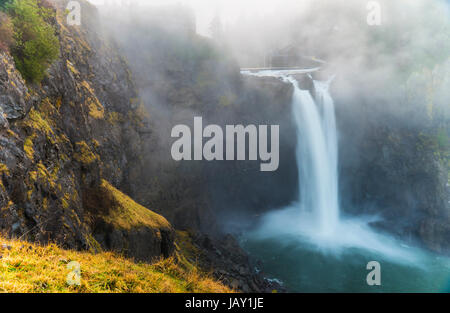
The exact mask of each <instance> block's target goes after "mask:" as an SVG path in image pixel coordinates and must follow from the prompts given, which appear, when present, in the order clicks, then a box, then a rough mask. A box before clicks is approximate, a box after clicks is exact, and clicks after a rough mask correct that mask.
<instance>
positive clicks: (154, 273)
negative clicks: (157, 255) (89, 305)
mask: <svg viewBox="0 0 450 313" xmlns="http://www.w3.org/2000/svg"><path fill="white" fill-rule="evenodd" d="M0 244H1V245H0V255H2V258H1V259H0V292H149V293H150V292H230V291H231V290H230V289H228V288H227V287H225V286H223V285H222V284H220V283H219V282H217V281H214V280H213V279H211V278H209V277H208V276H207V275H205V274H202V273H200V272H199V271H198V270H197V268H196V266H195V265H194V264H193V263H190V261H188V258H186V257H184V256H182V255H183V254H184V251H183V249H182V248H178V249H177V252H176V255H177V257H176V258H169V259H165V260H160V261H158V262H156V263H153V264H145V263H135V262H133V260H130V259H126V258H124V257H122V256H120V255H117V254H114V253H111V252H101V253H97V254H94V253H91V252H78V251H71V250H63V249H61V248H59V247H57V246H56V245H53V244H50V245H47V246H39V245H36V244H30V243H28V242H24V241H20V240H7V239H4V238H2V237H0ZM5 245H6V247H5ZM2 246H3V247H2ZM180 256H182V257H181V260H180V261H175V259H180ZM71 261H77V262H79V263H80V265H81V285H80V286H69V285H68V284H67V282H66V281H67V276H68V274H69V273H70V270H69V269H67V264H68V263H69V262H71Z"/></svg>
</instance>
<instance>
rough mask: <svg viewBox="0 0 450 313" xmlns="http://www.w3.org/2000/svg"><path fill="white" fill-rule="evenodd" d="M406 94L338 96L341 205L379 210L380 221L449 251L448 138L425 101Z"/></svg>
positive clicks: (385, 226)
mask: <svg viewBox="0 0 450 313" xmlns="http://www.w3.org/2000/svg"><path fill="white" fill-rule="evenodd" d="M402 99H403V98H402ZM402 99H393V100H391V101H390V102H389V103H386V102H383V101H381V100H380V99H377V98H376V97H375V99H367V97H366V96H361V95H359V96H358V95H355V96H354V97H353V98H352V99H351V100H348V98H347V99H346V98H339V97H337V104H336V107H337V111H338V112H337V114H338V119H337V121H338V123H339V131H340V156H339V158H340V164H341V169H340V178H341V189H342V190H341V194H342V195H343V198H342V208H343V210H345V211H347V212H350V213H368V214H376V215H379V216H380V217H381V218H382V221H380V222H377V223H375V225H374V226H376V227H379V228H382V229H383V230H387V231H389V232H391V233H394V234H396V235H398V236H400V237H402V238H403V239H406V240H410V241H412V242H417V241H418V242H419V243H421V244H423V245H424V246H426V247H428V248H429V249H431V250H434V251H436V252H440V253H450V241H449V240H450V202H449V200H450V187H449V182H448V177H449V176H448V173H449V172H448V171H449V168H448V147H450V145H448V142H447V143H445V142H444V141H445V138H448V137H445V136H444V140H442V142H441V143H440V144H439V143H438V140H437V137H436V133H437V130H436V127H435V126H434V123H433V121H429V118H428V117H427V113H426V112H424V111H423V108H424V107H425V101H419V102H418V103H417V105H414V103H413V102H411V101H410V102H405V100H403V101H402ZM442 118H443V119H445V118H444V117H442ZM447 123H448V122H447ZM446 127H448V126H446ZM355 130H358V131H355ZM447 130H448V128H447ZM447 140H448V139H447Z"/></svg>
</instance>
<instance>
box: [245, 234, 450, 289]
mask: <svg viewBox="0 0 450 313" xmlns="http://www.w3.org/2000/svg"><path fill="white" fill-rule="evenodd" d="M241 245H242V247H243V248H244V249H245V250H246V251H247V252H248V253H249V254H250V255H251V256H252V257H253V258H255V259H258V260H260V261H261V264H262V268H261V269H260V270H262V271H263V272H264V274H265V275H266V277H268V278H270V279H277V280H278V281H280V282H282V285H283V286H284V287H285V288H286V289H287V290H288V292H427V293H428V292H450V259H448V258H446V257H444V256H440V255H437V254H433V253H430V252H426V251H423V250H420V249H417V248H409V249H411V253H413V254H414V257H413V258H412V259H413V260H411V262H409V261H408V260H402V261H398V260H395V258H392V257H386V256H384V255H383V254H382V253H379V252H376V251H371V250H367V249H364V248H352V247H348V248H343V249H339V252H338V253H336V252H335V251H332V250H330V249H329V247H328V248H327V249H326V250H323V249H321V248H320V247H318V246H317V245H316V244H314V243H312V242H311V241H310V239H307V238H304V240H302V239H301V238H299V237H298V235H295V236H289V235H286V234H283V235H280V236H278V237H277V236H271V237H261V236H259V235H255V233H254V232H249V233H247V234H246V235H244V236H242V237H241ZM398 248H399V250H401V249H408V248H406V246H405V245H401V244H400V243H399V247H398ZM370 261H377V262H379V263H380V265H381V286H369V285H368V284H367V282H366V277H367V274H368V273H369V272H370V270H367V269H366V265H367V263H368V262H370Z"/></svg>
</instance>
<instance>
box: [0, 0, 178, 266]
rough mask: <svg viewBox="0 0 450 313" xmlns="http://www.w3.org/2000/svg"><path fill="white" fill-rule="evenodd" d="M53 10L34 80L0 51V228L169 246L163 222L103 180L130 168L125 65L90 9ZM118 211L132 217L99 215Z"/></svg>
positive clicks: (132, 105)
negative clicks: (50, 55)
mask: <svg viewBox="0 0 450 313" xmlns="http://www.w3.org/2000/svg"><path fill="white" fill-rule="evenodd" d="M60 5H62V4H60ZM83 5H84V6H85V7H84V9H86V10H85V11H84V12H88V13H90V14H94V13H95V11H94V10H93V9H92V8H90V6H89V5H88V4H83ZM62 9H63V8H62V7H61V8H59V10H58V12H57V18H56V20H55V21H54V23H55V27H56V29H57V33H58V36H59V38H60V42H61V47H60V57H59V59H58V61H57V62H56V63H55V64H53V65H52V67H51V68H50V69H49V70H48V76H47V78H46V79H45V80H44V81H43V82H42V83H41V85H40V86H31V85H28V86H27V85H26V84H25V82H24V81H23V79H22V78H21V75H20V73H19V72H18V71H17V70H16V69H15V66H14V62H13V60H12V58H11V57H10V56H9V55H7V54H5V53H1V54H0V145H1V150H0V208H1V211H0V230H1V231H2V232H4V233H6V234H7V235H9V236H13V237H23V238H27V239H30V240H33V241H38V242H49V241H55V242H57V243H59V244H61V245H62V246H64V247H68V248H77V249H80V248H95V247H98V243H97V242H96V240H95V239H94V236H93V235H95V237H96V238H97V239H99V238H102V240H100V243H101V244H102V245H103V246H104V247H105V248H113V249H116V250H120V251H124V252H125V253H128V254H129V255H131V256H136V257H137V258H141V259H150V258H153V257H157V256H160V255H169V254H170V253H171V251H172V250H173V230H172V227H171V226H170V224H169V223H168V222H167V221H166V220H165V219H164V218H162V217H161V216H159V215H157V214H154V215H142V214H141V213H140V212H141V211H142V208H140V207H137V206H136V205H134V203H132V202H131V201H132V200H131V199H129V198H126V196H125V195H122V194H118V193H119V191H118V190H116V189H115V188H114V187H112V186H111V187H110V188H105V187H104V184H106V183H107V184H108V186H109V184H111V185H115V186H117V187H120V185H121V183H123V182H124V181H127V177H128V175H129V172H130V167H131V165H132V166H133V167H134V168H138V167H139V153H140V150H139V149H140V135H139V133H140V132H145V131H147V129H148V121H146V120H145V114H143V111H142V107H141V106H140V101H139V99H138V96H137V92H136V90H135V88H134V85H133V83H132V81H131V77H130V72H129V70H128V67H127V66H126V63H125V61H124V59H123V58H122V57H121V56H120V55H119V54H118V52H117V50H116V49H115V47H114V45H113V43H112V42H111V41H109V40H108V39H107V38H105V37H102V36H101V35H100V28H99V26H98V25H95V23H94V22H93V21H95V19H94V18H90V16H89V14H86V15H84V16H83V17H84V20H83V24H82V26H81V27H69V26H67V25H66V24H65V16H64V13H63V12H64V11H63V10H62ZM102 182H103V185H102ZM105 182H106V183H105ZM102 186H103V187H102ZM116 198H120V199H122V200H121V201H122V202H120V201H119V200H114V199H116ZM105 199H109V200H108V201H109V202H105V201H106V200H105ZM124 199H125V200H124ZM118 201H119V202H118ZM111 203H119V204H120V205H119V204H117V205H111ZM127 214H128V215H139V216H140V218H141V220H142V222H141V223H140V224H139V225H130V224H129V223H128V225H126V227H120V228H119V227H115V226H117V225H114V224H112V223H109V222H108V221H109V220H110V218H109V217H110V216H115V215H120V216H122V217H123V218H124V219H126V218H127ZM141 215H142V216H141ZM99 225H102V226H99ZM105 236H106V237H108V239H105ZM136 236H139V237H140V239H139V240H134V239H132V238H136ZM145 247H147V249H143V250H147V252H146V253H144V254H142V253H141V252H140V251H141V250H142V248H145Z"/></svg>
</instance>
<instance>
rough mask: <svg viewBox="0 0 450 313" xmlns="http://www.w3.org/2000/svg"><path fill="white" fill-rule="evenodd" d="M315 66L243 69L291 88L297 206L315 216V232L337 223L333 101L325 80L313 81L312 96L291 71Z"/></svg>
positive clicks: (329, 231) (324, 231)
mask: <svg viewBox="0 0 450 313" xmlns="http://www.w3.org/2000/svg"><path fill="white" fill-rule="evenodd" d="M316 70H317V69H309V70H308V69H305V70H290V71H269V70H268V71H261V72H258V73H251V72H248V71H245V72H243V74H246V75H253V76H272V77H278V78H281V79H283V80H284V81H285V82H289V83H291V84H292V85H293V87H294V93H293V96H292V112H293V116H294V119H295V124H296V126H297V151H296V154H297V155H296V158H297V166H298V171H299V173H298V174H299V175H298V177H299V188H300V190H299V196H300V201H299V203H298V206H299V207H300V208H299V209H300V210H302V211H304V212H310V213H312V214H313V215H314V218H315V222H316V225H315V228H316V229H317V233H318V235H322V236H326V235H330V234H333V233H334V232H335V231H336V228H337V227H338V223H339V204H338V203H339V198H338V171H337V164H338V146H337V134H336V133H337V131H336V118H335V111H334V102H333V99H332V97H331V95H330V93H329V85H330V83H331V81H332V79H330V80H329V81H327V82H321V81H314V89H315V98H316V100H314V99H313V97H312V96H311V94H310V92H309V91H308V90H302V89H300V87H299V85H298V82H297V80H296V79H295V78H294V77H293V76H291V75H294V74H308V73H310V72H314V71H316Z"/></svg>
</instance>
